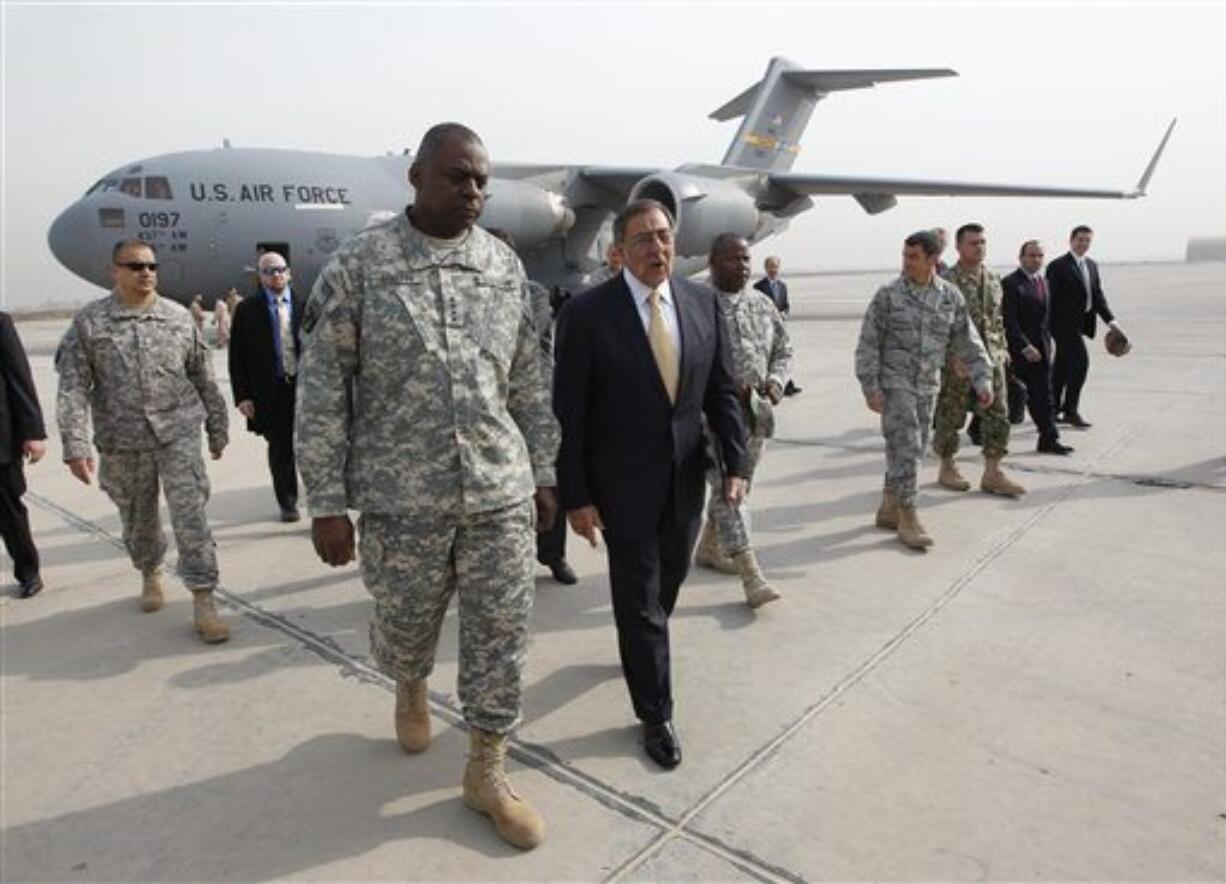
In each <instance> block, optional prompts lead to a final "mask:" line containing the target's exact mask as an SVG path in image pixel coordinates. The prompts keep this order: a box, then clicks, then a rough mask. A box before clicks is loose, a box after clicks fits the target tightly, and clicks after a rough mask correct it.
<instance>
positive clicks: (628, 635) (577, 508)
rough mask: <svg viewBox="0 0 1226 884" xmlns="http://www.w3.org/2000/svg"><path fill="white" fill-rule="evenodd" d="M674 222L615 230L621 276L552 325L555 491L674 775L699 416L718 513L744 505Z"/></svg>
mask: <svg viewBox="0 0 1226 884" xmlns="http://www.w3.org/2000/svg"><path fill="white" fill-rule="evenodd" d="M674 229H675V225H674V222H673V218H672V216H671V214H670V213H669V211H668V209H666V208H665V207H664V206H663V205H662V204H660V203H658V202H656V201H655V200H635V201H634V202H631V203H630V204H629V205H627V206H626V207H625V208H624V209H623V210H622V211H621V212H620V213H619V214H618V216H617V218H616V220H615V221H614V225H613V238H614V240H615V241H616V242H618V243H620V244H621V246H622V252H623V255H624V260H625V269H624V271H623V272H622V273H621V274H619V275H618V276H615V277H613V278H612V279H610V280H608V281H606V282H604V283H602V284H601V285H598V286H596V287H595V288H593V289H590V290H589V291H586V292H584V293H582V294H580V295H577V296H576V297H574V298H573V299H572V300H571V302H570V303H569V304H568V305H567V306H566V307H565V308H564V309H563V310H562V312H561V314H560V316H559V318H558V335H557V346H556V349H555V358H556V368H555V373H554V394H553V396H554V398H553V403H554V411H555V412H556V413H557V416H558V420H559V422H560V423H561V426H562V447H561V450H560V451H559V453H558V486H559V488H560V489H561V494H562V502H563V506H564V507H565V509H566V510H567V520H568V521H569V523H570V526H571V529H572V530H573V531H574V532H575V533H576V534H579V535H580V536H582V537H585V538H587V540H588V541H589V542H590V543H592V545H593V546H594V545H595V544H596V532H597V530H600V531H602V532H603V535H604V540H605V544H606V545H607V546H608V555H609V579H610V583H611V585H612V596H613V614H614V617H615V619H616V621H617V637H618V647H619V650H620V653H621V663H622V671H623V672H624V674H625V677H626V684H627V686H628V687H629V690H630V699H631V702H632V704H633V706H634V712H635V715H636V716H637V717H638V718H639V720H640V721H642V722H643V725H644V741H643V745H644V749H645V750H646V752H647V755H648V756H649V757H650V758H651V759H652V760H653V761H655V762H656V763H657V764H659V765H660V766H661V767H664V768H673V767H676V766H677V765H678V764H679V763H680V762H681V744H680V741H679V739H678V737H677V733H676V731H675V730H674V728H673V726H672V715H673V699H672V685H671V678H670V670H669V642H668V617H669V615H670V614H671V613H672V611H673V607H674V605H676V603H677V593H678V590H679V589H680V587H681V583H682V582H683V581H684V580H685V577H686V574H687V573H688V571H689V566H690V557H691V556H692V555H693V552H694V543H695V541H696V539H697V537H698V528H699V524H700V522H701V518H702V505H703V497H704V484H703V483H704V470H705V468H706V456H705V452H704V445H703V423H702V418H703V415H704V414H705V415H706V418H707V422H708V425H709V426H710V427H711V429H712V431H713V432H714V434H715V436H716V438H717V439H718V441H719V449H720V452H719V453H720V457H721V458H722V461H723V469H724V475H725V477H726V478H725V479H724V488H723V493H724V496H725V499H726V500H727V501H728V502H729V503H730V504H731V505H733V506H739V505H740V502H741V500H742V498H743V497H744V493H745V481H744V476H745V459H746V442H745V427H744V424H743V423H742V421H741V408H740V404H739V403H738V402H737V398H736V387H735V384H734V382H733V375H732V368H731V357H730V355H729V347H728V341H727V338H726V334H725V332H724V327H723V320H722V318H721V316H720V315H719V305H718V301H717V299H716V296H715V293H714V292H712V291H711V290H710V289H708V288H706V287H704V286H701V285H698V284H697V283H693V282H690V281H688V280H686V279H684V278H682V277H680V276H672V275H671V271H672V261H673V248H674V245H673V231H674Z"/></svg>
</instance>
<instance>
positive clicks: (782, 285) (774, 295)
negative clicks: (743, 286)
mask: <svg viewBox="0 0 1226 884" xmlns="http://www.w3.org/2000/svg"><path fill="white" fill-rule="evenodd" d="M762 267H763V269H764V270H765V271H766V276H764V277H762V278H761V279H759V280H758V281H757V282H755V283H754V284H753V287H754V288H756V289H757V290H758V291H760V292H761V293H762V294H764V295H766V297H768V298H770V299H771V301H772V302H773V303H774V305H775V309H776V310H778V311H779V315H780V316H782V317H783V319H784V321H787V319H788V318H789V315H790V314H791V312H792V305H791V303H789V302H788V284H787V283H786V282H784V281H783V280H782V279H780V278H779V258H778V257H776V256H775V255H770V256H768V257H767V259H766V260H765V261H763V262H762ZM799 392H800V387H798V386H796V385H795V384H794V383H792V379H791V378H788V380H787V383H786V384H784V385H783V395H784V396H795V395H796V394H797V393H799Z"/></svg>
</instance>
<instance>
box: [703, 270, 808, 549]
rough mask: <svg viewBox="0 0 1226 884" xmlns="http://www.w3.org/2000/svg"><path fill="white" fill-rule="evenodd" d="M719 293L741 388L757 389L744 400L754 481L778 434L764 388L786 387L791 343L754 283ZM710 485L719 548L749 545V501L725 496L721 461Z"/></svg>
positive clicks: (749, 466)
mask: <svg viewBox="0 0 1226 884" xmlns="http://www.w3.org/2000/svg"><path fill="white" fill-rule="evenodd" d="M715 293H716V295H717V296H718V298H719V303H720V307H721V308H722V310H723V317H724V328H725V329H726V330H727V334H728V342H729V346H730V348H731V351H732V364H733V377H734V378H735V380H736V383H737V387H738V389H739V388H740V387H741V386H742V385H745V386H747V387H750V388H752V389H753V390H754V391H756V392H754V393H752V394H750V395H751V396H752V397H753V400H754V402H753V406H752V407H751V405H750V403H749V402H747V401H746V400H744V399H742V400H741V414H742V416H743V417H744V418H745V426H746V427H748V428H749V439H748V443H749V447H748V450H749V457H748V458H747V459H746V461H745V469H746V473H745V479H746V481H752V478H753V474H754V471H755V470H756V469H757V467H758V462H759V461H760V460H761V458H762V450H763V448H765V446H766V440H767V439H768V438H770V437H771V436H772V435H774V418H773V416H772V414H771V408H772V406H771V403H770V400H769V399H767V398H766V397H765V395H763V393H764V391H765V388H766V386H767V385H768V384H774V385H776V386H777V387H778V388H779V390H780V391H782V390H783V385H784V384H785V383H786V382H787V379H788V376H789V374H790V373H791V362H792V345H791V344H790V343H789V342H788V333H787V329H786V328H785V327H784V324H783V317H782V316H781V315H780V314H779V311H778V310H777V309H776V308H775V305H774V304H773V303H772V302H771V300H770V299H769V298H764V297H762V295H761V293H760V292H758V291H756V290H755V289H752V288H746V289H744V290H742V291H740V292H735V293H732V292H724V291H720V290H719V289H716V290H715ZM708 435H709V439H708V442H709V447H710V450H712V451H715V452H718V451H719V445H718V444H717V443H716V440H715V439H714V438H713V437H710V434H708ZM707 485H708V486H709V487H710V490H711V494H710V499H709V501H708V502H707V518H708V520H710V521H711V522H712V523H713V524H714V525H715V527H716V530H717V531H718V532H719V540H720V548H721V550H722V551H723V553H724V554H725V555H728V556H735V555H737V554H738V553H740V552H743V551H745V550H747V549H749V547H750V543H749V531H748V526H747V525H746V519H745V517H746V515H747V514H746V513H745V506H744V504H742V505H741V507H740V508H733V507H730V506H728V504H727V502H726V501H725V500H724V493H723V487H724V476H723V471H722V470H721V469H720V468H719V466H718V464H713V465H712V467H711V468H710V469H708V470H707Z"/></svg>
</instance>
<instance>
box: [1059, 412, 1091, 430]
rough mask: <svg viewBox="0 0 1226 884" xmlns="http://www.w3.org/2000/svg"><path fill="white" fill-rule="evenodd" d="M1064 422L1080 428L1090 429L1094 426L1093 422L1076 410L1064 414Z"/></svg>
mask: <svg viewBox="0 0 1226 884" xmlns="http://www.w3.org/2000/svg"><path fill="white" fill-rule="evenodd" d="M1064 422H1065V423H1066V424H1068V425H1069V426H1073V427H1076V428H1077V429H1079V430H1088V429H1090V427H1091V426H1093V424H1091V423H1090V422H1089V421H1088V420H1086V419H1085V418H1083V417H1082V416H1081V415H1079V414H1078V413H1077V412H1075V411H1074V412H1072V413H1066V414H1065V415H1064Z"/></svg>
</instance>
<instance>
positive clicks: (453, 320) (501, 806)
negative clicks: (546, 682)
mask: <svg viewBox="0 0 1226 884" xmlns="http://www.w3.org/2000/svg"><path fill="white" fill-rule="evenodd" d="M488 175H489V158H488V156H487V154H486V151H485V148H484V146H483V145H482V143H481V140H480V139H479V138H478V137H477V135H476V134H475V133H474V132H472V130H470V129H468V128H467V127H464V126H461V125H459V124H455V123H447V124H442V125H439V126H435V127H434V128H432V129H431V130H430V131H429V132H427V133H426V135H425V137H424V138H423V139H422V143H421V147H420V148H419V151H418V153H417V155H416V158H415V159H414V162H413V165H412V167H411V168H410V170H409V181H410V183H411V184H412V185H413V187H414V190H415V192H416V195H415V200H414V204H413V205H412V206H410V207H409V208H408V209H407V210H406V211H405V212H402V213H400V214H399V215H398V216H396V217H395V218H393V219H391V220H389V221H387V222H384V223H383V224H379V225H376V226H374V227H370V228H368V229H366V230H363V231H362V232H360V233H358V234H357V235H355V236H354V237H353V238H352V239H350V240H349V241H347V242H346V243H345V244H343V245H342V246H341V247H340V248H339V249H338V250H337V252H336V253H335V254H334V255H333V256H332V258H331V260H330V261H329V262H328V264H327V265H326V266H325V267H324V269H323V271H322V273H321V274H320V276H319V279H318V280H317V281H316V283H315V288H314V290H313V291H312V293H311V297H310V300H309V302H308V304H307V309H306V313H305V316H304V319H303V332H304V335H305V336H304V347H303V350H304V352H303V356H302V361H301V365H300V369H299V376H298V413H297V432H296V450H297V456H298V464H299V468H300V470H301V472H302V476H303V479H304V481H305V485H306V489H307V499H308V503H309V506H310V509H311V515H312V516H313V523H312V539H313V540H314V543H315V548H316V551H317V552H318V553H319V555H320V558H322V559H323V560H324V561H325V562H326V563H328V564H330V565H333V566H338V565H343V564H345V563H346V562H348V561H350V560H352V558H353V556H354V552H355V551H354V533H353V524H352V523H351V522H350V520H349V517H348V515H347V510H349V509H356V510H360V511H361V518H360V522H359V528H360V532H361V544H360V549H359V550H358V552H359V553H360V558H361V566H362V578H363V581H364V582H365V584H366V587H367V589H368V590H369V591H370V593H371V595H372V596H373V597H374V600H375V608H374V613H373V616H372V620H371V630H370V641H371V653H372V656H373V657H374V659H375V661H376V662H377V663H378V665H379V667H380V668H381V669H382V670H383V671H384V672H386V673H387V674H388V675H389V676H391V677H392V678H393V679H394V680H395V682H396V712H395V724H396V732H397V738H398V740H399V741H400V744H401V746H402V747H403V748H404V749H405V750H406V751H409V752H420V751H423V750H424V749H426V747H427V746H428V745H429V742H430V719H429V714H428V708H427V688H426V678H427V677H428V676H429V675H430V673H431V671H432V670H433V667H434V654H435V648H436V646H437V642H438V635H439V630H440V628H441V626H442V623H443V617H444V615H445V613H446V610H447V606H448V603H449V602H450V600H451V596H452V595H453V594H457V595H458V597H459V620H460V661H459V697H460V702H461V704H462V706H463V712H464V718H465V720H466V721H467V722H468V725H469V728H470V742H471V749H472V751H471V756H470V759H469V763H468V766H467V768H466V769H465V771H464V798H465V801H466V802H467V803H468V804H469V805H470V806H471V807H473V808H474V809H476V810H478V811H480V812H482V813H485V814H487V815H489V816H490V817H492V818H493V820H494V823H495V825H496V826H497V829H498V833H499V834H500V835H501V836H502V837H503V838H504V839H505V840H506V841H507V842H509V843H511V844H514V845H515V846H517V847H521V848H530V847H534V846H536V845H537V844H539V843H540V841H541V840H542V839H543V838H544V834H545V827H544V823H543V821H542V820H541V818H540V815H539V814H538V813H537V812H536V811H535V810H534V809H533V808H532V806H531V805H530V804H528V803H527V802H526V801H524V800H523V799H521V798H520V797H519V796H518V795H517V794H516V792H515V791H514V789H513V788H512V787H511V785H510V783H509V782H508V780H507V777H506V773H505V771H504V768H503V759H504V756H505V753H506V740H507V735H508V733H509V732H510V731H511V729H512V728H514V727H515V725H516V724H517V723H518V721H519V717H520V675H521V671H522V668H523V663H524V657H525V653H526V650H527V641H528V621H529V615H530V612H531V608H532V588H533V580H532V545H533V530H532V529H533V524H534V522H536V523H538V524H539V525H540V526H541V527H542V528H543V527H547V526H549V525H551V524H552V521H553V517H554V515H555V512H556V506H557V504H556V499H555V496H554V491H553V486H554V484H555V481H554V462H555V459H556V456H557V446H558V428H557V424H556V421H555V420H554V417H553V414H552V413H551V411H550V409H549V404H548V402H547V400H546V397H545V387H544V384H543V383H542V380H541V377H540V350H539V346H538V342H537V337H536V332H535V327H534V323H533V319H532V316H531V312H530V311H531V308H530V305H529V301H528V298H529V295H528V290H527V284H526V279H525V277H524V271H523V266H522V265H521V264H520V261H519V258H518V257H516V255H515V252H514V251H512V250H511V249H510V248H509V247H508V246H506V245H505V244H503V243H501V242H499V241H498V240H497V239H495V238H494V237H492V236H490V235H489V234H488V233H486V232H485V231H484V230H481V229H480V228H479V227H475V226H474V222H475V221H476V220H477V217H478V216H479V215H480V213H481V209H482V207H483V205H484V189H485V186H486V183H487V181H488ZM534 492H535V497H536V507H535V510H534V506H533V497H534Z"/></svg>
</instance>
